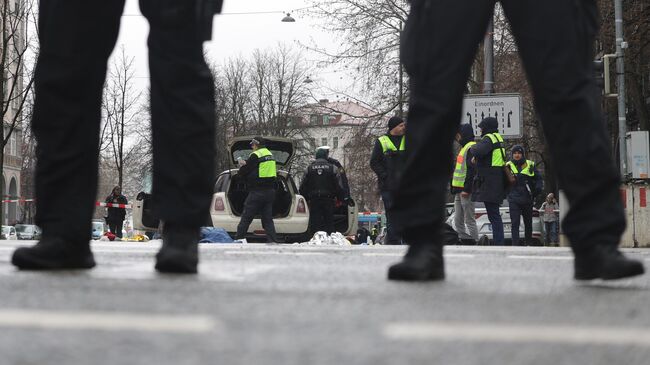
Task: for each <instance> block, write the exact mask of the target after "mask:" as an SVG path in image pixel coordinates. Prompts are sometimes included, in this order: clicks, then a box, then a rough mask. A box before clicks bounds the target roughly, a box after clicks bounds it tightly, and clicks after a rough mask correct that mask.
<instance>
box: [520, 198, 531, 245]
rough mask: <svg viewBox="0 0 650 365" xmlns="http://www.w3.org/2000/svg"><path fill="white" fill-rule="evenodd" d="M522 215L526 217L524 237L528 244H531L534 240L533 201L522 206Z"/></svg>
mask: <svg viewBox="0 0 650 365" xmlns="http://www.w3.org/2000/svg"><path fill="white" fill-rule="evenodd" d="M521 216H522V217H523V218H524V237H525V238H526V244H527V245H531V244H532V241H533V203H530V204H523V205H522V206H521Z"/></svg>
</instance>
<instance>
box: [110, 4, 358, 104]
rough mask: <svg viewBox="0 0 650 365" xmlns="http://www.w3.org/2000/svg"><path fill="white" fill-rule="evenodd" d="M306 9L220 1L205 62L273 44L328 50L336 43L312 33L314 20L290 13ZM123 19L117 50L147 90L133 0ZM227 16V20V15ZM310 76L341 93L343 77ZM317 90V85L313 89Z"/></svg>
mask: <svg viewBox="0 0 650 365" xmlns="http://www.w3.org/2000/svg"><path fill="white" fill-rule="evenodd" d="M306 6H308V4H306V2H305V0H273V1H269V0H225V2H224V8H223V13H224V14H223V15H217V16H216V17H215V19H214V28H213V33H212V34H213V37H212V41H211V42H207V43H206V44H205V49H206V51H207V53H208V57H209V58H210V60H212V61H214V62H217V63H222V62H224V61H225V60H227V59H228V58H231V57H236V56H238V55H242V56H244V57H246V56H248V55H250V54H251V53H252V52H253V51H254V50H255V49H266V48H272V47H275V46H276V45H277V44H278V43H281V42H282V43H286V44H287V45H294V46H295V47H299V45H298V43H299V42H301V43H303V44H314V43H315V44H317V45H318V46H319V47H328V48H331V47H333V46H334V44H335V42H334V40H333V39H332V35H331V34H328V33H325V32H323V31H321V30H319V29H317V28H316V27H315V26H314V25H315V24H316V20H314V19H310V18H308V17H307V16H306V15H305V14H304V13H302V14H301V13H299V12H294V10H296V9H300V8H304V7H306ZM270 11H279V12H278V13H271V14H233V13H249V12H270ZM281 12H292V16H293V17H294V18H295V19H296V22H295V23H283V22H281V21H280V20H281V19H282V18H283V16H284V15H283V13H281ZM124 14H125V16H123V17H122V27H121V31H120V36H119V39H118V42H117V47H120V46H124V48H125V51H126V53H127V55H129V56H132V57H135V65H136V75H137V77H138V88H142V89H144V88H146V87H147V85H148V82H149V80H148V74H149V71H148V67H147V47H146V37H147V33H148V29H149V26H148V23H147V21H146V19H145V18H144V17H142V16H141V13H140V9H139V8H138V0H127V1H126V8H125V11H124ZM229 14H230V15H229ZM305 57H306V58H307V59H310V60H315V58H316V55H313V54H311V55H310V54H308V53H307V52H305ZM317 73H318V74H316V75H313V76H311V77H312V78H313V79H315V80H317V81H318V83H315V84H317V85H323V86H326V87H329V88H332V89H345V88H346V87H345V85H346V84H347V80H346V79H347V77H345V76H343V75H341V74H339V73H338V72H335V71H334V70H332V69H323V70H319V71H317ZM314 87H316V85H314ZM314 92H315V93H316V94H317V95H319V96H323V97H329V98H332V99H334V98H336V95H334V94H332V93H331V92H326V91H317V90H314Z"/></svg>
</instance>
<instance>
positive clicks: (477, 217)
mask: <svg viewBox="0 0 650 365" xmlns="http://www.w3.org/2000/svg"><path fill="white" fill-rule="evenodd" d="M483 214H485V213H476V214H475V215H476V219H479V218H480V217H481V216H482V215H483Z"/></svg>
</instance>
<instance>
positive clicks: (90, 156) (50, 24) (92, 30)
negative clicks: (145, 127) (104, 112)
mask: <svg viewBox="0 0 650 365" xmlns="http://www.w3.org/2000/svg"><path fill="white" fill-rule="evenodd" d="M219 2H220V1H219ZM219 2H213V3H212V4H217V3H219ZM197 4H198V2H197V1H171V0H167V1H159V0H141V1H140V9H141V10H142V13H143V14H144V16H145V17H146V18H147V20H148V21H149V25H150V32H149V39H148V46H149V69H150V74H151V118H152V123H151V124H152V129H153V133H152V134H153V151H154V157H153V181H154V184H153V196H154V200H155V205H156V207H157V211H158V216H159V217H160V218H161V219H162V220H164V221H165V222H173V223H175V224H177V225H187V226H196V227H199V226H200V224H201V223H202V222H204V220H205V216H206V214H208V213H207V212H208V209H209V205H210V197H211V195H212V183H213V179H214V175H215V174H214V156H215V153H216V150H215V124H214V118H215V114H214V113H215V104H214V82H213V79H212V76H211V73H210V69H209V68H208V66H207V65H206V63H205V60H204V58H203V46H202V45H203V42H204V40H205V39H204V37H203V35H204V31H203V29H202V24H201V23H200V22H199V21H197V19H196V18H197V9H198V8H197ZM218 6H220V4H218ZM123 8H124V0H110V1H85V0H42V1H40V6H39V27H40V32H39V37H40V52H39V56H38V62H37V66H36V75H35V105H34V117H33V120H32V129H33V132H34V135H35V136H36V140H37V142H38V148H37V149H36V157H37V160H38V163H37V166H36V204H37V213H36V224H38V225H39V226H40V227H41V228H42V229H43V238H44V239H45V238H47V237H58V238H63V239H65V240H66V242H72V243H75V244H79V245H87V243H88V241H89V240H90V235H91V218H92V215H93V211H94V208H95V204H94V202H95V197H96V191H97V175H98V172H97V171H98V154H99V150H98V148H97V146H98V145H99V134H100V133H99V128H100V121H101V103H102V91H103V87H104V80H105V78H106V65H107V61H108V58H109V56H110V55H111V52H112V50H113V47H114V45H115V41H116V39H117V36H118V32H119V27H120V21H121V16H122V11H123ZM211 16H212V14H210V17H211Z"/></svg>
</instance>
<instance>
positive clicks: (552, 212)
mask: <svg viewBox="0 0 650 365" xmlns="http://www.w3.org/2000/svg"><path fill="white" fill-rule="evenodd" d="M558 209H560V205H559V204H558V203H557V200H555V195H553V193H549V194H548V195H547V196H546V200H545V201H544V203H542V206H541V207H540V208H539V210H540V211H541V212H542V221H543V222H544V235H545V236H544V239H545V241H546V243H547V244H550V245H551V246H557V245H558V244H559V242H560V240H559V239H558V232H559V228H560V217H559V214H558V212H557V211H558Z"/></svg>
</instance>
